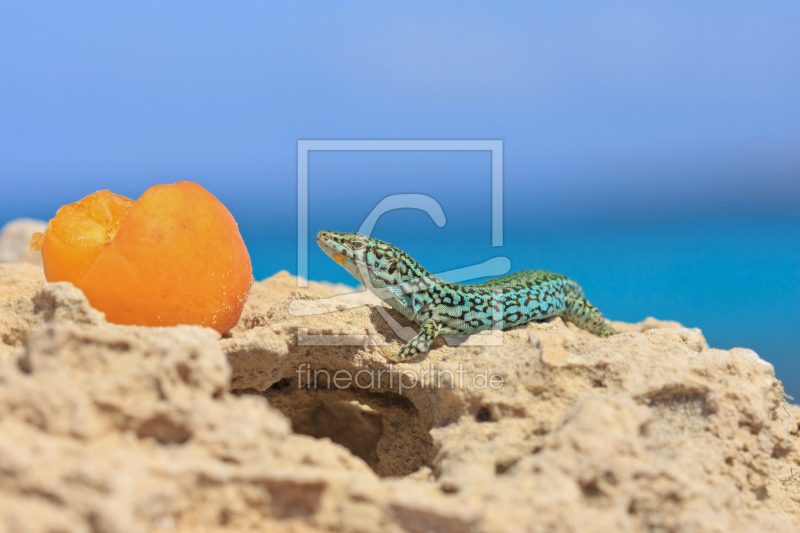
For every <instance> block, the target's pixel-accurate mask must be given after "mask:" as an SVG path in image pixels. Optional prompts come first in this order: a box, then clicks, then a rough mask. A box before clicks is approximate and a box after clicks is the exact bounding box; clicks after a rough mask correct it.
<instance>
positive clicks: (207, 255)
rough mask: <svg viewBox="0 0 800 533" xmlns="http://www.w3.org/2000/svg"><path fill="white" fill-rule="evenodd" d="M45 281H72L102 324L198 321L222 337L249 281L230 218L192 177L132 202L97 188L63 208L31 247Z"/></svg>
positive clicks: (233, 321)
mask: <svg viewBox="0 0 800 533" xmlns="http://www.w3.org/2000/svg"><path fill="white" fill-rule="evenodd" d="M39 248H40V249H41V251H42V260H43V262H44V271H45V277H46V278H47V280H48V281H69V282H71V283H72V284H73V285H75V286H76V287H78V288H79V289H81V290H82V291H83V293H84V294H85V295H86V298H87V299H88V300H89V302H90V303H91V304H92V306H93V307H95V308H96V309H99V310H100V311H103V312H105V314H106V318H107V319H108V321H109V322H114V323H117V324H133V325H141V326H174V325H178V324H197V325H201V326H207V327H210V328H213V329H215V330H217V331H219V332H220V333H224V332H225V331H227V330H229V329H230V328H231V327H233V326H234V325H235V324H236V322H237V321H238V320H239V317H240V315H241V313H242V308H243V307H244V302H245V300H246V299H247V295H248V294H249V292H250V286H251V285H252V282H253V270H252V267H251V264H250V256H249V254H248V253H247V248H246V247H245V245H244V241H243V240H242V237H241V235H240V234H239V228H238V226H237V224H236V221H235V220H234V219H233V216H232V215H231V214H230V212H229V211H228V210H227V209H226V208H225V206H224V205H222V203H220V201H219V200H217V199H216V198H215V197H214V196H213V195H212V194H211V193H209V192H208V191H206V190H205V189H204V188H203V187H201V186H200V185H198V184H196V183H192V182H190V181H182V182H178V183H175V184H172V185H156V186H154V187H151V188H150V189H148V190H147V191H145V193H144V194H143V195H142V196H141V197H140V198H139V199H138V200H137V201H136V202H133V201H132V200H129V199H127V198H124V197H122V196H118V195H116V194H113V193H111V192H109V191H99V192H96V193H94V194H92V195H90V196H87V197H86V198H84V199H82V200H80V201H79V202H76V203H74V204H70V205H65V206H63V207H62V208H61V209H59V210H58V212H57V213H56V217H55V218H54V219H52V220H51V221H50V223H49V224H48V226H47V230H45V233H44V235H43V236H42V234H35V235H34V236H33V238H32V239H31V249H39Z"/></svg>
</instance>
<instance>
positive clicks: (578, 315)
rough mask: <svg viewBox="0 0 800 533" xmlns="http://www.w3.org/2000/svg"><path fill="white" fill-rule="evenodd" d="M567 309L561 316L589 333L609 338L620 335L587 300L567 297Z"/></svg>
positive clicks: (565, 301) (565, 302)
mask: <svg viewBox="0 0 800 533" xmlns="http://www.w3.org/2000/svg"><path fill="white" fill-rule="evenodd" d="M564 304H565V309H564V312H563V313H562V314H561V316H562V317H563V318H564V319H565V320H569V321H570V322H572V323H573V324H575V325H576V326H578V327H579V328H581V329H585V330H586V331H588V332H589V333H594V334H595V335H600V336H601V337H608V336H611V335H616V334H617V333H619V332H618V331H617V330H616V329H614V328H612V327H611V326H609V325H607V324H606V320H605V318H604V317H603V313H601V312H600V310H599V309H597V308H596V307H595V306H593V305H592V304H590V303H589V301H588V300H586V299H585V298H576V297H573V296H567V297H565V298H564Z"/></svg>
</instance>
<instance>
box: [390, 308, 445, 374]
mask: <svg viewBox="0 0 800 533" xmlns="http://www.w3.org/2000/svg"><path fill="white" fill-rule="evenodd" d="M439 329H440V327H439V324H437V323H436V321H435V320H433V319H432V318H429V319H428V320H426V321H425V322H423V323H422V327H421V328H420V329H419V334H418V335H417V336H416V337H414V338H413V339H411V340H410V341H408V343H407V344H406V345H405V346H403V347H402V348H400V351H399V352H396V353H394V352H388V351H384V350H381V352H383V355H385V356H386V358H387V359H389V360H390V361H394V362H395V363H401V362H403V361H406V360H408V359H411V358H412V357H416V356H417V355H419V354H421V353H423V352H427V351H428V350H429V349H430V347H431V342H432V341H433V339H435V338H436V336H437V335H438V334H439Z"/></svg>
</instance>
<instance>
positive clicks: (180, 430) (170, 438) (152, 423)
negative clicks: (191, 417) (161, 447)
mask: <svg viewBox="0 0 800 533" xmlns="http://www.w3.org/2000/svg"><path fill="white" fill-rule="evenodd" d="M136 436H137V437H139V438H140V439H145V438H148V437H152V438H154V439H156V440H157V441H158V442H160V443H161V444H183V443H184V442H186V441H187V440H189V438H190V437H191V436H192V432H191V431H190V430H189V428H187V427H185V426H184V425H182V424H179V423H177V422H175V421H173V420H170V419H169V418H168V417H166V416H164V415H156V416H154V417H152V418H150V419H148V420H145V421H144V422H142V423H141V424H140V425H139V428H138V429H137V430H136Z"/></svg>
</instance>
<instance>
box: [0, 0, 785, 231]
mask: <svg viewBox="0 0 800 533" xmlns="http://www.w3.org/2000/svg"><path fill="white" fill-rule="evenodd" d="M798 27H800V4H798V3H797V2H768V3H764V2H669V3H645V2H639V3H633V2H604V3H602V4H599V3H595V2H558V3H551V2H548V3H533V2H529V3H522V2H509V3H503V4H500V3H490V2H458V3H437V4H436V5H428V3H424V2H408V3H402V4H401V3H394V4H390V3H368V2H337V3H323V2H292V3H290V4H289V3H287V4H286V5H283V6H277V5H274V4H272V3H266V2H264V3H262V2H168V3H165V2H135V3H132V2H124V3H123V2H113V3H104V2H97V3H88V2H70V3H52V2H35V1H31V2H8V1H6V2H2V3H0V71H2V73H3V75H2V77H0V179H1V180H2V182H3V188H4V193H5V194H3V196H2V199H0V222H2V221H4V220H7V219H10V218H14V217H16V216H23V215H34V216H39V217H49V216H51V214H52V212H54V210H55V209H56V208H57V207H58V206H59V205H61V204H63V203H65V202H66V201H72V200H76V199H78V198H80V197H82V196H84V195H86V194H90V193H91V192H94V191H95V190H97V189H101V188H108V189H112V190H114V191H115V192H118V193H121V194H127V195H129V196H131V197H134V198H135V197H138V195H139V194H141V192H142V191H143V190H144V189H146V188H147V187H148V186H150V185H152V184H154V183H159V182H170V181H176V180H179V179H192V180H195V181H198V182H200V183H202V184H203V185H205V186H206V187H207V188H209V189H210V190H211V191H212V192H214V193H215V194H217V195H218V196H219V197H220V198H221V199H222V200H223V201H224V202H225V203H226V204H227V205H229V207H230V208H231V210H232V211H233V212H234V214H235V215H237V217H238V218H240V219H241V222H242V223H243V224H247V225H248V226H249V225H253V227H255V226H257V225H266V226H269V227H275V228H280V231H283V221H284V220H285V219H287V213H288V219H290V220H291V219H292V218H293V213H294V199H295V196H294V195H295V181H294V176H295V150H296V141H297V139H299V138H494V139H503V140H504V143H505V144H504V146H505V154H506V156H505V170H506V195H507V199H506V200H507V202H508V205H509V216H512V217H513V216H515V215H514V212H515V211H514V209H515V208H516V209H517V211H519V214H520V216H522V215H523V214H524V213H523V212H524V210H525V208H526V202H527V199H529V198H537V199H542V201H538V202H537V203H538V204H539V206H540V208H544V207H542V206H543V205H545V204H546V206H548V207H546V209H548V210H549V211H548V212H552V213H556V214H557V213H563V212H564V211H565V210H566V209H570V208H574V212H575V213H582V214H581V215H580V216H584V217H588V218H587V219H588V220H590V221H591V220H601V219H603V218H604V217H609V216H612V217H613V216H616V217H619V216H623V218H624V217H626V216H630V217H632V219H637V217H638V218H642V217H644V218H647V217H653V216H657V217H667V218H669V217H671V216H672V217H684V216H687V214H691V213H697V212H700V211H702V212H708V211H713V212H714V214H719V215H720V216H732V217H737V216H747V215H761V214H770V213H771V214H776V213H781V214H786V213H790V214H791V213H797V211H798V206H800V179H798V177H799V176H800V149H798V148H800V98H799V97H798V95H799V94H800V31H798V29H797V28H798ZM357 162H358V156H357V155H354V156H352V158H351V159H349V160H348V161H346V162H345V166H347V165H356V164H357ZM376 164H377V163H376ZM462 170H463V169H462V168H460V166H459V164H458V163H457V162H456V163H454V164H453V166H452V168H450V167H446V166H444V167H441V169H440V174H439V177H440V179H442V180H444V181H447V182H449V183H452V186H453V187H454V188H455V187H458V183H459V182H460V175H461V172H462ZM397 176H399V177H390V178H387V179H392V180H395V181H400V182H401V183H403V182H404V179H403V172H402V169H398V172H397ZM347 179H349V180H350V181H349V182H348V188H347V194H345V197H346V198H349V199H352V200H353V205H355V204H356V203H357V202H358V193H357V192H354V191H358V190H359V187H360V186H361V185H363V184H365V183H368V182H370V180H374V179H375V178H374V177H373V176H370V175H367V174H361V175H359V174H357V173H353V174H349V175H348V176H347ZM389 193H391V191H389V192H387V194H389ZM343 194H344V193H343ZM473 201H474V200H473ZM515 201H516V202H518V205H517V204H515ZM339 205H342V204H339ZM575 216H578V215H575ZM266 222H269V224H266Z"/></svg>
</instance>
